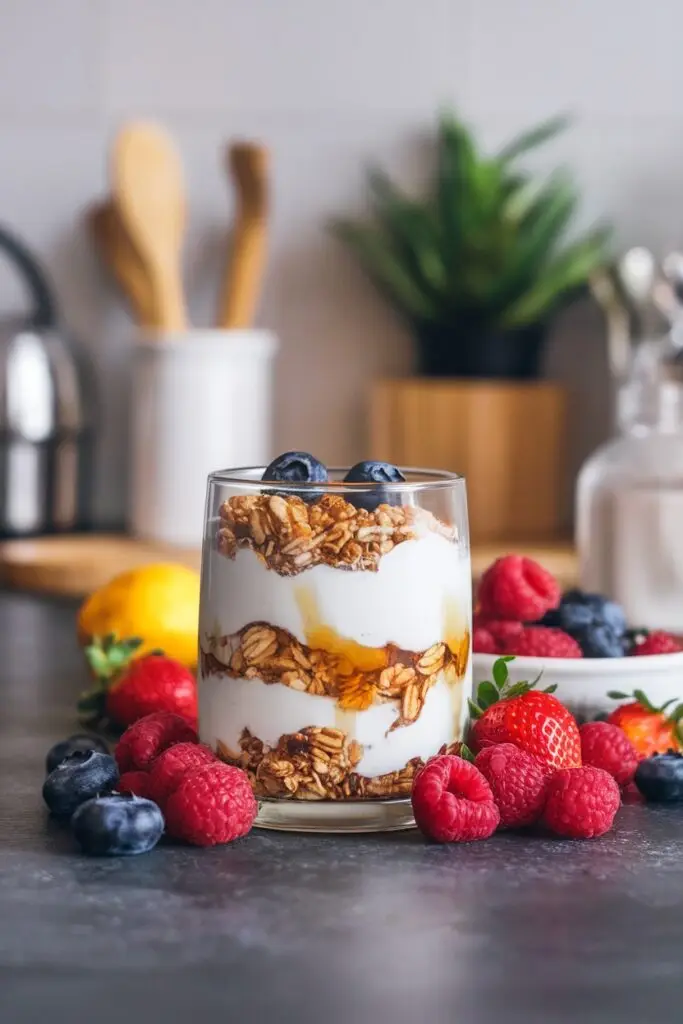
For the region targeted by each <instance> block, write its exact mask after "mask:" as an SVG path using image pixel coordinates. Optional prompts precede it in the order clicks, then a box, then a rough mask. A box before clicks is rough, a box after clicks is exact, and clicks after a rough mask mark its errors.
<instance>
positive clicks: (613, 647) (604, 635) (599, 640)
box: [574, 623, 625, 658]
mask: <svg viewBox="0 0 683 1024" xmlns="http://www.w3.org/2000/svg"><path fill="white" fill-rule="evenodd" d="M574 639H575V640H576V641H577V642H578V644H579V646H580V647H581V650H582V651H583V655H584V657H585V658H623V656H624V654H625V648H624V640H623V637H620V636H618V635H617V634H616V633H615V632H614V630H613V629H611V628H610V627H609V626H607V625H605V624H604V623H598V624H597V625H591V626H586V627H585V628H583V629H577V630H576V631H575V633H574Z"/></svg>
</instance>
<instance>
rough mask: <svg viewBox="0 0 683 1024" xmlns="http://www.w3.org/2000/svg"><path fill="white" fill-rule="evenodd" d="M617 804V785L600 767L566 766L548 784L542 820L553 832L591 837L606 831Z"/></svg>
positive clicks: (619, 794)
mask: <svg viewBox="0 0 683 1024" xmlns="http://www.w3.org/2000/svg"><path fill="white" fill-rule="evenodd" d="M620 804H621V793H620V792H619V787H618V786H617V784H616V782H615V781H614V779H613V778H612V776H611V775H609V774H608V773H607V772H604V771H603V770H602V768H592V767H591V766H590V765H585V766H584V767H582V768H565V769H564V770H563V771H559V772H555V774H554V775H553V776H552V778H551V779H550V781H549V783H548V797H547V800H546V804H545V809H544V811H543V817H542V821H543V824H544V825H545V826H546V828H548V829H550V831H551V832H554V833H555V835H558V836H567V837H568V838H570V839H593V838H594V837H595V836H602V835H604V834H605V832H609V830H610V829H611V827H612V822H613V821H614V816H615V814H616V813H617V811H618V810H619V805H620Z"/></svg>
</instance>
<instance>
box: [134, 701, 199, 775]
mask: <svg viewBox="0 0 683 1024" xmlns="http://www.w3.org/2000/svg"><path fill="white" fill-rule="evenodd" d="M198 742H199V738H198V736H197V733H196V732H195V730H194V729H193V728H192V726H191V725H189V724H188V723H187V722H186V721H185V719H184V718H181V717H180V715H174V714H173V713H172V712H170V711H155V712H154V713H153V714H151V715H146V716H145V717H144V718H140V719H138V721H137V722H135V723H134V724H133V725H131V726H129V728H128V729H126V731H125V732H124V734H123V736H122V737H121V739H120V740H119V742H118V743H117V744H116V750H115V751H114V757H115V758H116V763H117V764H118V766H119V771H120V772H129V771H131V770H132V769H135V768H140V769H142V771H147V769H148V768H149V767H150V765H151V763H152V761H153V760H154V758H155V757H158V756H159V754H160V753H161V752H162V751H163V750H166V748H167V747H172V746H173V744H174V743H198Z"/></svg>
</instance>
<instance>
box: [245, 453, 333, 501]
mask: <svg viewBox="0 0 683 1024" xmlns="http://www.w3.org/2000/svg"><path fill="white" fill-rule="evenodd" d="M261 479H262V480H264V481H267V480H284V481H286V482H289V483H302V484H303V483H306V484H309V483H311V484H318V483H319V484H324V483H326V482H327V467H326V466H324V465H323V464H322V462H319V461H318V459H316V458H315V457H314V456H313V455H310V454H309V453H308V452H285V453H284V455H278V457H277V458H276V459H273V461H272V462H271V463H270V465H269V466H266V468H265V470H264V473H263V476H262V477H261ZM284 493H287V492H284ZM294 493H296V492H294ZM322 494H323V492H322V491H307V492H305V493H303V492H302V493H301V495H300V497H302V498H303V499H304V500H305V501H317V500H318V498H320V497H321V495H322Z"/></svg>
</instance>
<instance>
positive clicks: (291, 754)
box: [198, 464, 472, 832]
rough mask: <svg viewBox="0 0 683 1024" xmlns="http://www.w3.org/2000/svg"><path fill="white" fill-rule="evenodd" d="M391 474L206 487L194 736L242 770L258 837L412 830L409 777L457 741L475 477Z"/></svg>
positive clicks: (217, 481)
mask: <svg viewBox="0 0 683 1024" xmlns="http://www.w3.org/2000/svg"><path fill="white" fill-rule="evenodd" d="M363 465H367V464H363ZM395 472H396V476H397V478H398V479H397V481H396V482H391V481H386V480H384V479H382V480H380V481H379V482H377V481H374V480H367V481H364V480H361V481H360V482H352V480H353V477H354V474H353V472H348V471H346V470H343V469H342V470H329V471H327V470H326V471H325V479H324V480H323V481H322V482H321V480H320V479H318V480H303V481H302V480H287V482H286V483H284V484H283V482H282V481H281V480H266V479H264V478H263V477H264V473H267V471H265V470H264V468H263V467H256V468H247V469H233V470H224V471H220V472H216V473H213V474H211V476H210V477H209V481H208V495H207V506H206V523H205V534H204V546H203V553H202V583H201V607H200V625H199V634H200V635H199V647H200V650H199V680H198V686H199V709H200V710H199V727H200V738H201V740H202V741H203V742H205V743H207V744H209V745H210V746H211V747H212V748H213V749H214V750H215V751H216V752H217V753H218V755H219V756H220V757H221V758H223V759H224V760H225V761H227V762H229V763H230V764H235V765H238V766H240V767H242V768H243V769H244V770H245V771H246V772H247V773H248V775H249V778H250V781H251V783H252V786H253V788H254V791H255V794H256V796H257V798H258V800H259V814H258V818H257V821H256V824H257V825H260V826H263V827H270V828H279V829H297V830H309V831H335V832H337V831H376V830H384V829H399V828H408V827H411V826H412V825H413V823H414V822H413V818H412V812H411V805H410V791H411V786H412V782H413V779H414V777H415V774H416V772H417V771H419V769H420V767H421V766H422V765H423V764H424V763H425V761H426V760H427V759H428V758H429V757H431V756H433V755H434V754H437V753H439V752H447V751H449V750H453V749H457V748H456V746H455V745H456V744H458V743H459V742H460V741H461V740H462V738H463V729H464V726H465V722H466V718H467V698H468V697H469V696H470V690H471V666H470V646H471V645H470V636H471V612H472V583H471V568H470V549H469V537H468V523H467V500H466V489H465V481H464V479H463V478H462V477H459V476H456V475H455V474H452V473H446V472H439V471H433V470H424V469H402V470H400V471H395ZM355 475H356V476H357V475H358V474H355ZM347 477H351V478H352V479H351V480H349V479H345V478H347Z"/></svg>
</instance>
